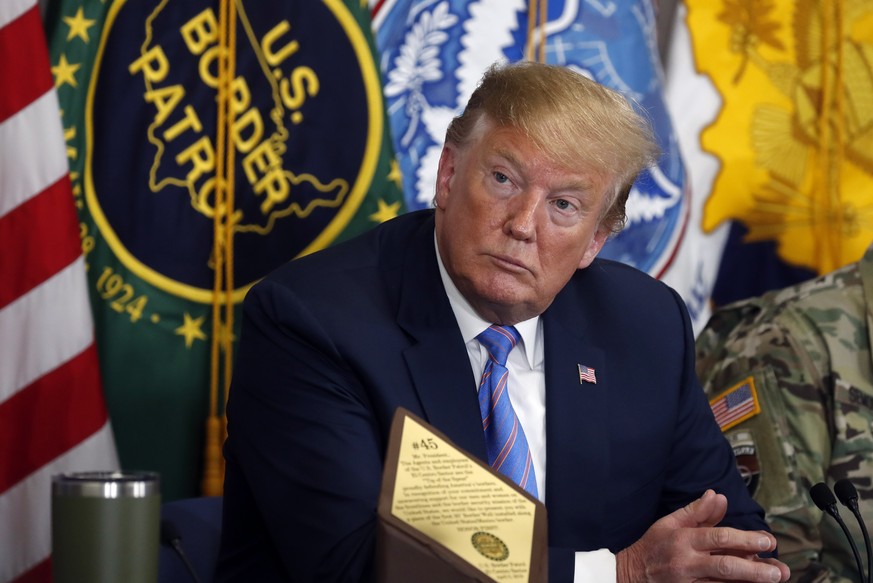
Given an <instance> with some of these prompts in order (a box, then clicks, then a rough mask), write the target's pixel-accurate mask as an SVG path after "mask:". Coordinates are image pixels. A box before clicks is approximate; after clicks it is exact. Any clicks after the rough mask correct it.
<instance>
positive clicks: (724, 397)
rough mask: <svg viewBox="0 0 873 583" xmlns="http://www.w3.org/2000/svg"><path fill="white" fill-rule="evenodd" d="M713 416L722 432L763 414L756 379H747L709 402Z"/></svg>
mask: <svg viewBox="0 0 873 583" xmlns="http://www.w3.org/2000/svg"><path fill="white" fill-rule="evenodd" d="M709 406H710V407H711V408H712V414H713V415H715V420H716V422H717V423H718V426H719V427H720V428H721V430H722V431H727V430H728V429H730V428H731V427H733V426H734V425H738V424H740V423H742V422H743V421H745V420H747V419H751V418H752V417H754V416H755V415H757V414H758V413H760V412H761V404H760V403H759V402H758V392H757V391H756V390H755V379H754V378H753V377H747V378H745V379H743V380H742V381H740V382H739V383H737V384H735V385H734V386H732V387H731V388H729V389H728V390H726V391H725V392H723V393H721V394H720V395H718V396H717V397H714V398H713V399H711V400H710V401H709Z"/></svg>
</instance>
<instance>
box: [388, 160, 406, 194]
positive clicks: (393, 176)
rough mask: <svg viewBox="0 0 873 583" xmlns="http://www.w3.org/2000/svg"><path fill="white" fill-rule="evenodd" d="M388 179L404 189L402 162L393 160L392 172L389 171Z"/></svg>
mask: <svg viewBox="0 0 873 583" xmlns="http://www.w3.org/2000/svg"><path fill="white" fill-rule="evenodd" d="M388 180H390V181H391V182H393V183H394V184H396V185H397V188H399V189H400V190H403V173H402V172H400V164H398V163H397V160H391V172H389V173H388Z"/></svg>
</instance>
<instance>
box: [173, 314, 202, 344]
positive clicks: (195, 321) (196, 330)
mask: <svg viewBox="0 0 873 583" xmlns="http://www.w3.org/2000/svg"><path fill="white" fill-rule="evenodd" d="M184 318H185V321H184V322H183V323H182V325H181V326H179V327H178V328H176V334H178V335H179V336H184V337H185V348H191V345H192V344H194V340H206V334H204V333H203V330H201V329H200V327H201V326H203V320H205V319H206V316H200V317H199V318H192V317H191V314H189V313H188V312H185V315H184Z"/></svg>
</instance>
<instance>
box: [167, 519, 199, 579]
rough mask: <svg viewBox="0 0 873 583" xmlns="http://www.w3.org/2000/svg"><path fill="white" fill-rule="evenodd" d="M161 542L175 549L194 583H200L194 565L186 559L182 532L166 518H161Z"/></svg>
mask: <svg viewBox="0 0 873 583" xmlns="http://www.w3.org/2000/svg"><path fill="white" fill-rule="evenodd" d="M161 544H162V545H164V546H167V547H172V549H173V550H174V551H176V554H177V555H179V558H180V559H182V562H183V563H184V564H185V568H186V569H188V572H189V573H190V574H191V578H192V579H194V583H200V578H199V577H198V576H197V572H196V571H195V570H194V566H193V565H192V564H191V561H189V560H188V555H186V554H185V551H184V550H183V549H182V534H181V533H180V532H179V529H178V528H176V525H175V523H173V522H172V521H170V520H167V519H163V520H161Z"/></svg>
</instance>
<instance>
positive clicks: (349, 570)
mask: <svg viewBox="0 0 873 583" xmlns="http://www.w3.org/2000/svg"><path fill="white" fill-rule="evenodd" d="M241 334H242V337H241V343H240V345H239V353H238V356H237V360H236V364H235V372H234V379H233V384H232V387H231V390H230V397H229V402H228V406H227V418H228V440H227V442H226V445H225V457H226V459H227V468H226V478H225V522H224V526H223V531H224V533H223V537H224V538H223V541H222V550H221V559H220V562H219V569H218V570H219V578H218V580H219V581H320V582H331V581H368V580H370V579H371V577H372V574H371V572H372V561H373V555H374V545H375V521H376V509H375V501H376V500H377V498H378V494H379V488H380V483H381V472H380V468H381V467H382V452H383V447H384V444H383V443H382V437H381V436H380V432H379V430H378V428H377V427H376V426H375V421H374V416H373V414H372V411H371V407H370V403H369V402H368V399H367V395H366V394H365V391H364V390H363V388H362V387H361V386H360V383H359V381H358V380H357V379H356V378H355V376H354V375H353V374H352V373H351V371H350V370H349V368H348V366H347V365H346V364H345V363H344V361H343V359H342V357H341V356H340V354H339V353H338V351H337V350H336V347H335V345H334V343H333V342H332V340H331V338H329V337H328V335H327V334H326V333H325V331H324V330H323V329H322V327H321V326H320V325H319V322H318V321H317V320H316V318H315V317H313V315H312V314H310V313H309V312H308V311H307V309H306V308H305V307H304V306H303V305H302V303H301V302H300V301H299V300H298V299H297V298H296V297H295V296H294V295H293V294H292V293H291V292H290V291H289V290H287V289H286V288H283V287H281V286H279V285H276V284H274V283H272V282H266V283H263V284H260V285H258V286H255V288H253V289H252V291H251V292H250V294H249V296H248V297H247V298H246V301H245V304H244V316H243V324H242V333H241Z"/></svg>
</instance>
